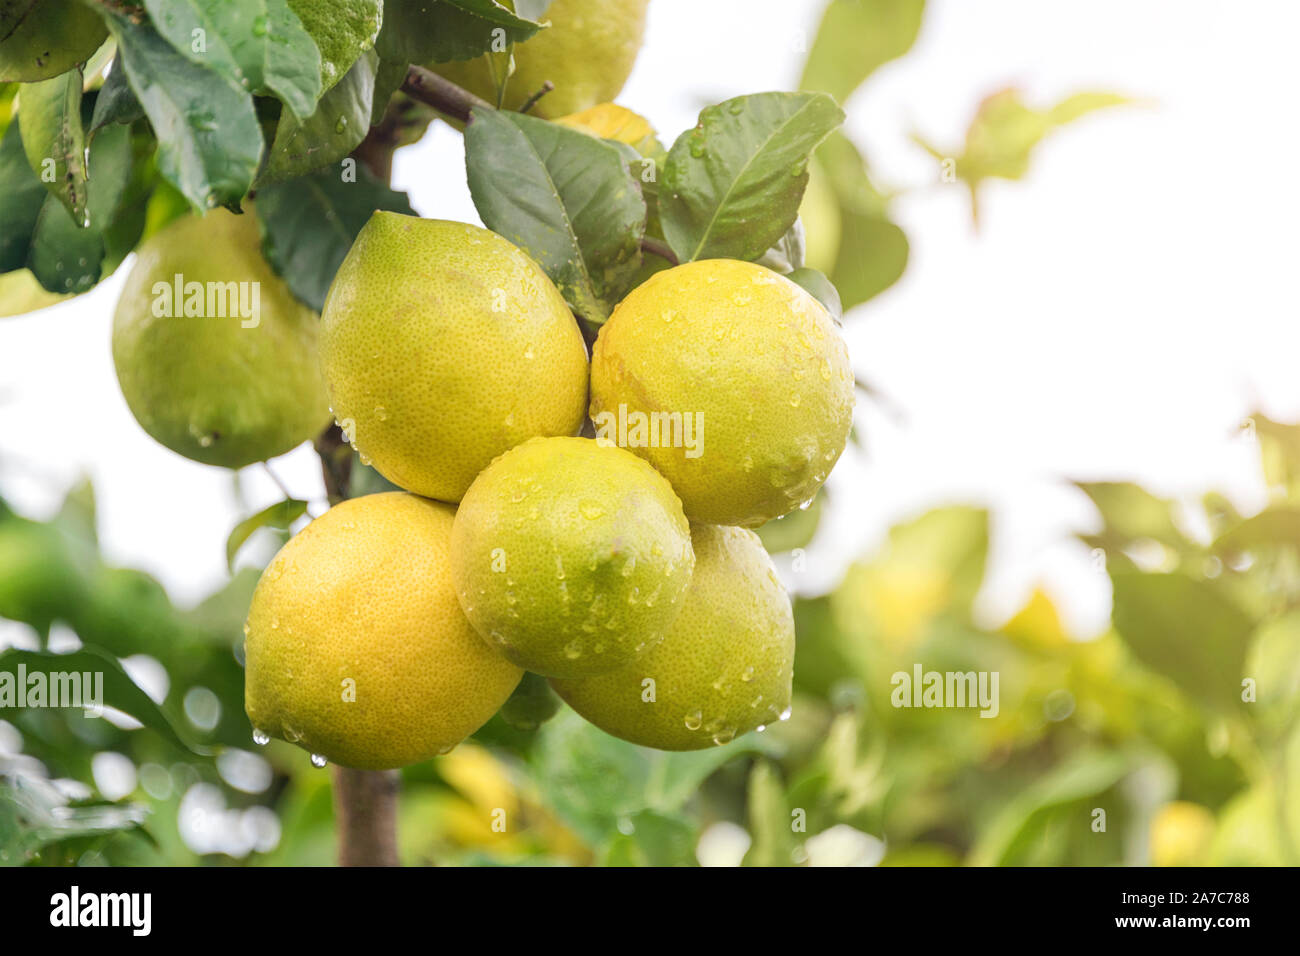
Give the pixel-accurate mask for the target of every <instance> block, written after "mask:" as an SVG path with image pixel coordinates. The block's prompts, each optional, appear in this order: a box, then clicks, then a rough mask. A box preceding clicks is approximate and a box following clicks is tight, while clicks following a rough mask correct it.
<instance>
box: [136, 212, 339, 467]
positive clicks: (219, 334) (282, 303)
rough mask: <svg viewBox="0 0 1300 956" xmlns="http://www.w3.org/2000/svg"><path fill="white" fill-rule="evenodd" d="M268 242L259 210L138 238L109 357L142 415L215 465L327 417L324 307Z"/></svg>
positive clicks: (232, 463)
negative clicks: (293, 279) (287, 277)
mask: <svg viewBox="0 0 1300 956" xmlns="http://www.w3.org/2000/svg"><path fill="white" fill-rule="evenodd" d="M260 244H261V239H260V236H259V233H258V229H257V223H256V222H255V221H254V219H253V216H252V215H251V214H245V215H242V216H236V215H234V214H233V213H229V212H226V211H225V210H224V209H218V210H213V211H212V212H209V213H208V214H207V215H205V216H203V217H202V218H198V217H194V216H186V217H184V218H182V219H178V220H177V221H176V222H174V223H172V224H171V225H169V226H168V227H167V228H166V229H164V230H162V231H161V232H159V233H158V234H157V235H155V236H153V237H151V238H150V239H149V240H148V241H147V242H145V243H144V244H143V245H141V246H140V249H139V251H138V252H137V255H136V262H135V266H134V267H133V268H132V269H131V273H130V275H128V276H127V279H126V285H125V286H124V288H123V290H122V296H121V298H120V299H118V303H117V311H116V313H115V314H114V316H113V364H114V365H115V366H116V368H117V380H118V384H119V385H121V387H122V394H123V396H125V398H126V403H127V405H129V406H130V408H131V412H132V414H134V415H135V417H136V421H138V422H139V423H140V425H141V427H142V428H144V430H145V431H146V432H148V433H149V434H150V435H152V436H153V437H154V438H156V439H157V440H158V441H160V442H162V444H164V445H166V446H167V447H168V448H170V449H172V451H175V452H177V453H179V454H181V455H184V456H185V457H186V458H192V459H194V460H195V461H201V462H205V463H206V464H209V465H225V466H226V467H228V468H240V467H242V466H244V465H248V464H251V463H252V462H255V461H264V460H265V459H267V458H273V457H274V456H276V455H281V454H284V453H285V452H287V451H289V450H290V449H292V448H293V447H294V446H295V445H298V444H300V443H302V442H304V441H307V440H309V439H311V438H312V437H314V436H315V435H317V434H318V433H319V432H320V431H321V429H323V428H324V427H325V426H326V425H327V424H328V423H329V406H328V402H327V400H326V397H325V385H324V382H323V380H322V378H321V373H320V365H319V359H318V357H317V353H316V337H317V331H318V327H319V322H318V321H317V318H316V314H315V313H314V312H312V311H311V310H310V309H308V308H307V307H306V306H304V305H302V304H301V303H300V302H298V300H297V299H295V298H294V297H293V294H292V293H291V292H290V291H289V288H288V286H286V285H285V284H284V282H283V281H282V280H281V279H280V278H279V277H278V276H276V275H275V273H274V272H272V271H271V267H270V266H269V265H267V263H266V260H265V259H263V258H262V254H261V252H260V251H259V250H260ZM178 285H179V288H180V290H181V291H180V294H179V295H177V294H176V289H177V287H178Z"/></svg>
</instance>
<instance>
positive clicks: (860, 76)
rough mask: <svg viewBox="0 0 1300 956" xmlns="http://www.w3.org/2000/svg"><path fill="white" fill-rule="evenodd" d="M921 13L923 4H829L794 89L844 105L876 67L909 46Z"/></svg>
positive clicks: (878, 0)
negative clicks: (807, 91) (817, 93)
mask: <svg viewBox="0 0 1300 956" xmlns="http://www.w3.org/2000/svg"><path fill="white" fill-rule="evenodd" d="M924 12H925V0H831V2H830V3H829V4H828V5H827V7H826V12H825V13H824V14H822V20H821V26H820V27H819V28H818V30H817V37H816V39H814V40H813V45H812V50H811V51H810V52H809V54H808V61H807V63H805V64H804V70H803V79H802V80H800V82H799V88H800V89H802V90H814V91H820V92H823V93H829V94H831V95H832V96H833V97H835V99H836V100H838V101H839V102H840V103H844V102H846V101H847V100H848V98H849V96H850V95H851V94H852V93H853V91H854V90H855V89H857V87H858V85H859V84H861V83H862V81H863V80H865V79H866V78H867V77H868V76H870V75H871V74H872V73H873V72H875V71H876V69H877V68H879V67H880V66H882V65H883V64H885V63H888V62H889V61H890V60H893V59H896V58H897V57H900V56H902V55H903V54H904V53H906V52H907V51H908V50H910V49H911V48H912V44H913V43H915V42H916V35H917V34H918V33H919V32H920V30H921V17H922V14H923V13H924Z"/></svg>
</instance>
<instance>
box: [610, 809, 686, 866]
mask: <svg viewBox="0 0 1300 956" xmlns="http://www.w3.org/2000/svg"><path fill="white" fill-rule="evenodd" d="M623 827H624V828H625V829H628V830H630V831H631V832H630V833H624V832H622V830H620V831H619V832H618V833H615V834H614V835H613V836H612V838H611V839H610V841H609V843H608V844H607V846H606V849H605V857H604V860H603V861H602V862H603V863H604V865H605V866H695V865H696V861H695V844H696V842H697V840H698V839H699V834H698V832H697V830H696V827H695V825H694V824H693V823H691V821H690V820H688V819H687V818H686V817H683V816H680V815H676V814H663V813H656V812H655V811H653V810H642V811H640V812H638V813H634V814H632V815H631V816H630V817H627V818H626V820H625V821H623Z"/></svg>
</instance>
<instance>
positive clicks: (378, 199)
mask: <svg viewBox="0 0 1300 956" xmlns="http://www.w3.org/2000/svg"><path fill="white" fill-rule="evenodd" d="M354 172H355V174H356V181H355V182H347V181H344V178H343V176H342V175H340V173H339V171H338V170H335V169H322V170H319V171H317V172H314V173H311V174H310V175H307V176H300V177H299V178H297V179H291V180H289V181H288V182H285V183H278V184H276V185H274V186H268V187H267V188H265V189H263V190H260V191H259V192H258V194H257V202H258V208H259V209H260V210H261V214H260V215H259V216H258V222H260V223H261V225H262V228H263V230H264V231H265V239H266V243H265V245H266V253H267V258H268V259H269V261H270V262H271V264H272V265H273V266H274V267H275V270H276V271H277V272H278V273H279V274H280V275H282V276H284V278H285V281H286V282H288V283H289V288H290V289H291V290H293V294H294V295H296V296H297V297H298V298H299V299H301V300H302V301H303V302H305V303H307V304H308V305H309V306H311V307H312V308H313V309H315V310H316V311H317V312H319V311H320V310H321V309H323V308H324V307H325V296H326V294H327V293H328V292H329V287H330V283H331V282H333V281H334V273H336V272H337V271H338V268H339V265H341V264H342V262H343V257H344V256H346V255H347V254H348V250H349V249H350V248H352V240H353V239H355V238H356V235H357V233H358V232H360V231H361V227H362V226H364V225H365V224H366V222H367V221H368V220H369V219H370V216H371V214H372V213H373V212H374V211H375V210H376V209H385V210H388V211H389V212H400V213H405V214H406V215H414V214H415V213H414V210H412V209H411V204H410V203H409V202H407V199H406V194H405V193H399V192H394V191H393V190H391V189H389V188H388V186H387V184H385V183H381V182H379V181H378V180H376V179H375V178H374V177H372V176H371V175H370V174H369V173H367V172H366V171H365V169H364V168H362V167H360V166H358V167H356V168H355V170H354Z"/></svg>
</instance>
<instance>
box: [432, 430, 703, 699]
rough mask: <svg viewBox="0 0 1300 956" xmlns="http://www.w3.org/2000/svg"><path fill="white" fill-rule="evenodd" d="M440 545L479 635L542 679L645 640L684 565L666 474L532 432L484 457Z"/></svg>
mask: <svg viewBox="0 0 1300 956" xmlns="http://www.w3.org/2000/svg"><path fill="white" fill-rule="evenodd" d="M451 554H452V574H453V576H454V578H455V581H456V593H457V596H458V597H459V598H460V602H461V606H462V607H463V608H464V609H465V613H466V615H467V616H468V617H469V619H470V621H471V623H473V625H474V627H475V628H476V629H477V630H478V632H479V634H481V635H482V636H483V637H485V638H486V639H487V640H488V641H489V642H490V643H492V644H493V645H495V646H496V647H498V648H500V650H501V652H502V653H503V654H505V656H506V657H507V658H509V659H510V660H512V661H514V662H515V663H516V664H518V665H519V666H520V667H525V668H527V669H528V670H530V671H534V672H536V673H538V674H544V675H546V676H548V677H579V676H584V675H588V674H599V673H603V672H605V671H611V670H615V669H617V668H619V667H622V666H624V665H626V664H628V663H630V662H631V661H632V660H634V659H635V658H636V657H637V656H638V655H639V654H641V653H643V652H644V651H645V650H646V649H648V648H649V647H651V646H653V645H654V644H655V643H656V642H658V641H659V640H660V639H661V638H662V637H663V634H664V632H665V631H666V630H667V628H668V626H669V625H670V624H671V623H672V621H673V619H674V618H675V617H676V616H677V612H678V611H679V610H680V608H681V597H682V594H683V593H684V592H685V591H686V587H687V585H688V584H689V583H690V580H691V568H692V567H694V565H695V558H694V555H693V554H692V552H691V536H690V529H689V526H688V525H687V523H686V517H685V516H684V515H683V514H682V506H681V503H680V502H679V501H678V500H677V496H676V495H674V494H673V490H672V488H670V487H669V485H668V482H667V481H665V480H664V479H663V478H662V477H661V476H660V475H659V474H658V473H657V472H655V470H654V469H653V468H651V467H650V466H649V465H647V464H646V463H645V462H643V461H642V460H641V459H639V458H637V457H636V456H635V455H632V454H629V453H628V452H626V451H623V450H622V449H620V448H613V447H609V446H602V445H599V444H597V443H596V442H594V441H592V440H591V439H589V438H543V439H536V440H533V441H530V442H525V443H524V444H522V445H520V446H519V447H517V448H514V449H511V450H510V451H508V452H506V453H505V454H504V455H502V456H501V457H500V458H498V459H497V460H496V461H494V462H493V463H492V464H491V465H489V466H488V467H487V468H486V469H485V470H484V471H483V473H482V474H481V475H479V476H478V478H477V479H476V480H475V481H474V484H473V485H471V486H470V489H469V491H468V492H466V494H465V499H464V501H462V502H461V506H460V510H459V511H458V512H457V513H456V525H455V527H454V528H453V530H452V538H451Z"/></svg>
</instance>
